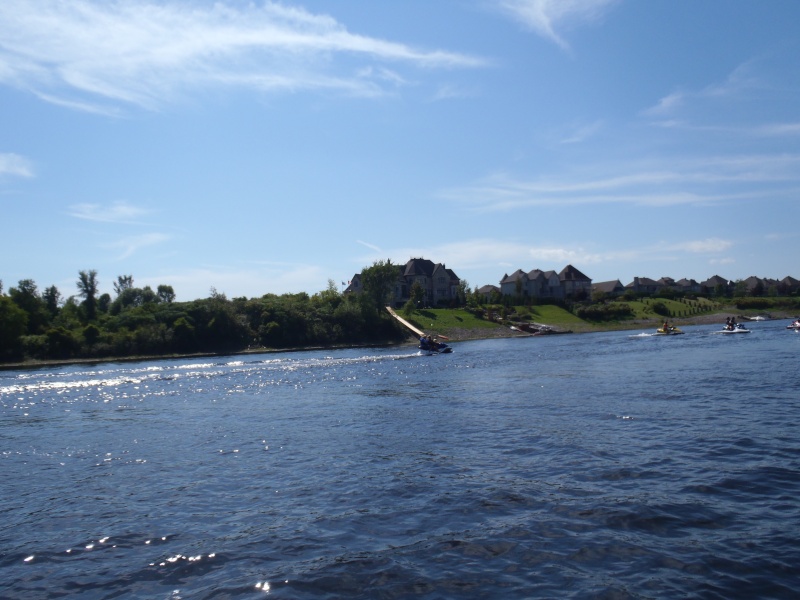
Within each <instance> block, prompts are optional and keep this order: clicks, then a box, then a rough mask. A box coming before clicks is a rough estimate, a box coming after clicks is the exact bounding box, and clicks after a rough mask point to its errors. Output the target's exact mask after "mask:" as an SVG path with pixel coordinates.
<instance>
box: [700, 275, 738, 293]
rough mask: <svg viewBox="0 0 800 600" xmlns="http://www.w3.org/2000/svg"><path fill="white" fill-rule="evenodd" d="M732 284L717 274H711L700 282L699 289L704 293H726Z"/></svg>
mask: <svg viewBox="0 0 800 600" xmlns="http://www.w3.org/2000/svg"><path fill="white" fill-rule="evenodd" d="M732 287H733V285H732V284H731V282H730V281H728V280H727V279H725V278H724V277H720V276H719V275H712V276H711V277H709V278H708V279H706V280H705V281H703V282H701V283H700V291H701V292H702V293H704V294H716V293H718V292H720V293H723V294H727V293H728V292H729V291H730V290H731V288H732Z"/></svg>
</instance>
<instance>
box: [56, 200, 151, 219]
mask: <svg viewBox="0 0 800 600" xmlns="http://www.w3.org/2000/svg"><path fill="white" fill-rule="evenodd" d="M149 212H150V211H149V210H147V209H144V208H141V207H138V206H133V205H131V204H128V203H127V202H114V203H112V204H109V205H102V204H89V203H83V204H74V205H72V206H70V207H69V210H68V214H69V215H70V216H73V217H75V218H78V219H85V220H87V221H99V222H101V223H128V224H131V223H136V222H138V220H139V219H140V218H141V217H143V216H144V215H146V214H148V213H149Z"/></svg>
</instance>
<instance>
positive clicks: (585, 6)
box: [493, 0, 617, 50]
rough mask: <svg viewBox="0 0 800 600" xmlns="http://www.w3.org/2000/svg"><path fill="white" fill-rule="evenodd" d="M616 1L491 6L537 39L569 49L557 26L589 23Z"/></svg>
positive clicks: (528, 0)
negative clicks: (537, 36)
mask: <svg viewBox="0 0 800 600" xmlns="http://www.w3.org/2000/svg"><path fill="white" fill-rule="evenodd" d="M616 2H617V0H500V1H499V2H497V3H496V4H494V5H493V6H494V7H495V9H496V10H499V11H501V12H502V13H505V14H506V15H508V16H510V17H511V18H513V19H514V20H516V21H518V22H519V23H522V25H523V26H525V27H527V28H528V29H531V30H532V31H534V32H535V33H537V34H538V35H540V36H542V37H544V38H546V39H548V40H550V41H552V42H554V43H556V44H558V45H559V46H560V47H561V48H563V49H565V50H567V49H569V44H568V43H567V42H566V40H565V39H564V38H563V37H562V35H561V34H559V33H558V31H557V28H558V27H559V26H565V27H566V26H568V25H571V24H574V23H576V22H581V21H592V20H596V19H597V18H598V17H599V16H601V15H602V14H603V13H604V11H605V10H606V9H608V8H609V7H610V6H611V5H613V4H615V3H616Z"/></svg>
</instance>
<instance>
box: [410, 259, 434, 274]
mask: <svg viewBox="0 0 800 600" xmlns="http://www.w3.org/2000/svg"><path fill="white" fill-rule="evenodd" d="M435 268H436V265H435V264H433V261H432V260H428V259H427V258H412V259H411V260H409V261H408V262H407V263H406V266H405V268H404V269H403V276H404V277H414V276H416V275H425V276H427V277H430V276H431V275H433V270H434V269H435Z"/></svg>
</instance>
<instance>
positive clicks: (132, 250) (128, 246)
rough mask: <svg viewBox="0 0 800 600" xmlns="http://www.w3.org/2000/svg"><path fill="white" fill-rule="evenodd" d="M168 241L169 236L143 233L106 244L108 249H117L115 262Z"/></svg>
mask: <svg viewBox="0 0 800 600" xmlns="http://www.w3.org/2000/svg"><path fill="white" fill-rule="evenodd" d="M169 239H170V236H168V235H166V234H163V233H144V234H141V235H133V236H128V237H125V238H122V239H119V240H116V241H115V242H113V243H111V244H108V246H107V247H108V248H111V249H119V250H121V254H120V255H119V256H118V257H117V260H123V259H126V258H129V257H131V256H133V255H134V254H136V252H138V251H139V250H141V249H142V248H146V247H148V246H156V245H158V244H162V243H164V242H166V241H168V240H169Z"/></svg>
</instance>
